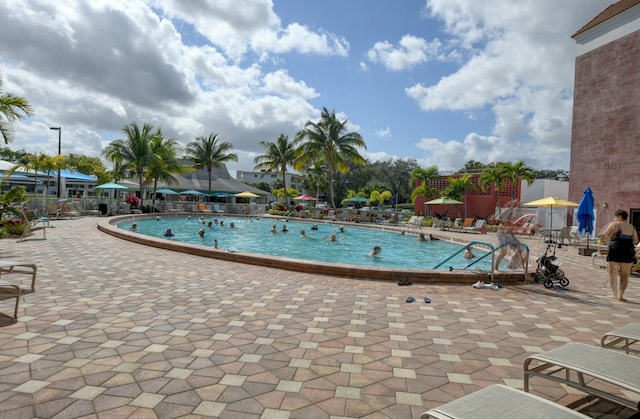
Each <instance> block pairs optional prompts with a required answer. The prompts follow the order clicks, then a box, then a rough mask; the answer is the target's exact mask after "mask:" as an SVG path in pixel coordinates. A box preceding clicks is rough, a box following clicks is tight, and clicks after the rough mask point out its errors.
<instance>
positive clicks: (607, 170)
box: [569, 0, 640, 231]
mask: <svg viewBox="0 0 640 419" xmlns="http://www.w3.org/2000/svg"><path fill="white" fill-rule="evenodd" d="M573 39H574V40H575V41H576V43H577V54H576V62H575V87H574V103H573V126H572V133H571V163H570V164H571V165H570V170H571V172H570V173H571V174H570V183H569V199H570V200H572V201H575V202H579V201H580V199H581V198H582V193H583V191H584V190H585V188H586V187H587V186H590V187H591V189H592V190H593V194H594V197H595V206H596V211H597V218H596V220H597V222H596V231H600V230H601V229H602V228H603V226H604V225H605V224H606V223H607V222H609V221H610V220H611V218H612V217H613V212H614V211H615V210H616V209H618V208H622V209H624V210H627V211H628V212H629V213H630V221H631V222H632V223H634V224H635V225H636V228H637V229H639V230H640V161H639V160H638V156H639V155H640V0H621V1H618V2H616V3H614V4H612V5H611V6H609V7H608V8H606V9H605V10H604V11H602V13H600V14H599V15H598V16H596V17H595V18H594V19H592V20H591V21H590V22H589V23H587V24H586V25H585V26H584V27H582V28H581V29H580V30H578V31H577V32H576V33H575V34H574V35H573Z"/></svg>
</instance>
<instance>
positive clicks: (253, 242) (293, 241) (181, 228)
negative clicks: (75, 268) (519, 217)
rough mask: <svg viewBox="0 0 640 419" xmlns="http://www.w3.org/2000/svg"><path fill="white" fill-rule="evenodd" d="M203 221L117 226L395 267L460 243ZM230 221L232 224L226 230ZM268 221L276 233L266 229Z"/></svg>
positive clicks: (458, 261) (487, 264)
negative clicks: (378, 249) (201, 233)
mask: <svg viewBox="0 0 640 419" xmlns="http://www.w3.org/2000/svg"><path fill="white" fill-rule="evenodd" d="M214 219H217V220H218V221H220V220H222V221H224V226H220V225H214V226H213V227H208V226H207V223H208V222H209V221H213V220H214ZM204 220H205V224H202V223H201V220H200V219H199V217H198V216H195V217H192V218H191V219H187V218H186V217H173V216H168V217H161V218H160V219H159V220H156V219H155V218H139V219H129V220H127V221H123V222H121V223H119V224H118V227H119V228H122V229H127V230H128V229H129V228H130V227H131V224H133V223H134V222H135V223H136V224H137V225H138V227H137V230H136V233H138V234H145V235H148V236H153V237H158V238H164V239H166V240H173V241H180V242H185V243H192V244H199V245H204V246H211V247H213V246H214V240H217V241H218V248H219V249H222V250H229V251H237V252H248V253H257V254H263V255H271V256H281V257H287V258H292V259H302V260H311V261H318V262H331V263H343V264H349V265H363V266H375V267H386V268H398V269H419V270H424V269H433V268H434V267H435V266H436V265H437V264H439V263H440V262H442V261H443V260H445V259H446V258H447V257H449V256H451V255H452V254H454V253H455V252H457V251H458V250H460V248H461V247H460V245H457V244H455V243H450V242H446V241H441V240H433V241H426V242H421V241H418V240H417V237H416V235H415V234H407V235H401V234H400V233H399V232H390V231H382V230H376V229H369V228H361V227H354V226H344V233H341V232H340V231H339V227H340V226H339V225H338V224H323V223H319V224H317V227H318V230H312V223H309V222H298V221H288V222H285V221H274V220H273V219H269V218H261V219H257V218H252V219H250V218H236V217H228V216H224V217H213V216H208V217H205V218H204ZM231 223H233V224H234V225H235V228H231V226H230V225H231ZM274 224H275V225H276V232H275V233H271V232H270V230H271V228H272V226H273V225H274ZM283 226H286V227H287V230H288V232H286V233H285V232H282V227H283ZM167 228H171V230H172V231H173V233H174V234H175V235H174V236H173V237H170V238H166V237H164V236H163V233H164V231H165V230H166V229H167ZM201 228H204V230H205V235H204V237H200V236H199V235H198V230H200V229H201ZM301 230H304V231H305V232H306V235H307V236H308V237H307V238H304V237H301V235H300V231H301ZM332 234H335V235H336V237H337V240H336V241H331V240H330V237H331V235H332ZM374 246H380V247H381V248H382V252H381V253H380V254H379V255H377V256H375V257H372V256H369V253H371V252H372V250H373V247H374ZM474 253H475V254H476V256H480V255H482V251H481V250H480V249H475V250H474ZM469 263H470V261H469V260H467V259H465V258H464V257H463V255H462V253H461V254H460V255H457V256H456V257H454V258H453V259H451V260H449V261H448V262H447V263H446V264H444V266H442V267H441V268H440V269H443V270H444V269H446V270H449V267H453V269H463V268H464V267H466V266H467V265H469ZM478 268H479V269H484V270H490V269H491V258H485V259H484V260H481V261H479V262H478V263H475V264H474V265H473V267H472V269H478Z"/></svg>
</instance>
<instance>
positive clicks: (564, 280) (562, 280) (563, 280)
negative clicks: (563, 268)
mask: <svg viewBox="0 0 640 419" xmlns="http://www.w3.org/2000/svg"><path fill="white" fill-rule="evenodd" d="M560 285H562V286H563V287H568V286H569V280H568V279H567V278H566V277H564V276H563V277H562V278H560Z"/></svg>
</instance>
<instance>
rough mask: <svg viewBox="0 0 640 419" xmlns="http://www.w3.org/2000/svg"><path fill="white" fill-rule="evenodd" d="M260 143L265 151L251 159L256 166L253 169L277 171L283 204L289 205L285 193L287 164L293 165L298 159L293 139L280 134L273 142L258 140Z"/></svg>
mask: <svg viewBox="0 0 640 419" xmlns="http://www.w3.org/2000/svg"><path fill="white" fill-rule="evenodd" d="M260 145H262V146H264V147H265V148H266V149H267V152H266V153H265V154H263V155H261V156H257V157H256V158H254V159H253V161H254V163H256V166H255V168H254V170H262V169H265V170H266V171H267V172H276V171H277V172H278V173H279V174H280V177H281V178H282V185H283V188H284V204H285V205H289V197H288V194H287V178H286V174H287V166H293V165H294V164H295V163H296V162H297V160H298V151H297V149H296V145H295V142H294V141H289V137H287V136H286V135H284V134H280V136H279V137H278V139H277V140H276V142H275V143H272V142H270V141H260Z"/></svg>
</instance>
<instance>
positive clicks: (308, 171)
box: [303, 160, 327, 200]
mask: <svg viewBox="0 0 640 419" xmlns="http://www.w3.org/2000/svg"><path fill="white" fill-rule="evenodd" d="M303 173H304V177H303V185H304V186H305V188H308V189H313V191H314V192H315V197H316V200H317V199H320V189H324V188H326V187H327V168H326V167H325V165H324V162H323V161H322V160H314V162H313V163H312V164H311V165H310V166H306V167H305V168H304V169H303Z"/></svg>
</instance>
